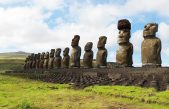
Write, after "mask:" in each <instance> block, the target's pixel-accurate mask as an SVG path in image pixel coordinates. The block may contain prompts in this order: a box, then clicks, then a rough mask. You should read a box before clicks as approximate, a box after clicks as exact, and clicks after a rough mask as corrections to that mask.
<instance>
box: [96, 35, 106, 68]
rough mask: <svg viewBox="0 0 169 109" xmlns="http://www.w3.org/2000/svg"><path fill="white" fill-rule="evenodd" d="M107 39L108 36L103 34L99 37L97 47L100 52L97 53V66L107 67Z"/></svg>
mask: <svg viewBox="0 0 169 109" xmlns="http://www.w3.org/2000/svg"><path fill="white" fill-rule="evenodd" d="M106 41H107V37H106V36H101V37H100V38H99V41H98V44H97V48H98V52H97V55H96V65H97V67H101V68H102V67H103V68H104V67H106V66H107V49H106V48H105V44H106Z"/></svg>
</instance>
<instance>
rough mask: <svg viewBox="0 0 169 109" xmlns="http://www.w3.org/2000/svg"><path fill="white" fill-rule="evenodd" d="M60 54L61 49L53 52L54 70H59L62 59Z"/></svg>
mask: <svg viewBox="0 0 169 109" xmlns="http://www.w3.org/2000/svg"><path fill="white" fill-rule="evenodd" d="M60 53H61V49H60V48H57V49H56V52H55V60H54V62H55V67H56V68H60V67H61V61H62V57H61V56H60Z"/></svg>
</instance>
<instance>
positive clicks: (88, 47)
mask: <svg viewBox="0 0 169 109" xmlns="http://www.w3.org/2000/svg"><path fill="white" fill-rule="evenodd" d="M92 47H93V43H92V42H88V43H87V44H86V45H85V48H84V49H85V51H90V50H91V49H92Z"/></svg>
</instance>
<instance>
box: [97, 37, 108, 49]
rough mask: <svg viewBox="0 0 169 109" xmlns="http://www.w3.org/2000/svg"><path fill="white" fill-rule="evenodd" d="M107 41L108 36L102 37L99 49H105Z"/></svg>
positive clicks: (98, 45) (98, 44)
mask: <svg viewBox="0 0 169 109" xmlns="http://www.w3.org/2000/svg"><path fill="white" fill-rule="evenodd" d="M106 41H107V37H106V36H100V37H99V41H98V43H97V48H105V44H106Z"/></svg>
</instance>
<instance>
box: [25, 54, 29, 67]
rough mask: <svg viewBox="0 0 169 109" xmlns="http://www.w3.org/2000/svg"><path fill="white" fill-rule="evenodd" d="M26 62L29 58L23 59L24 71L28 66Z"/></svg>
mask: <svg viewBox="0 0 169 109" xmlns="http://www.w3.org/2000/svg"><path fill="white" fill-rule="evenodd" d="M28 61H29V56H28V57H26V59H25V64H24V70H26V69H28V68H27V66H28Z"/></svg>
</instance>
